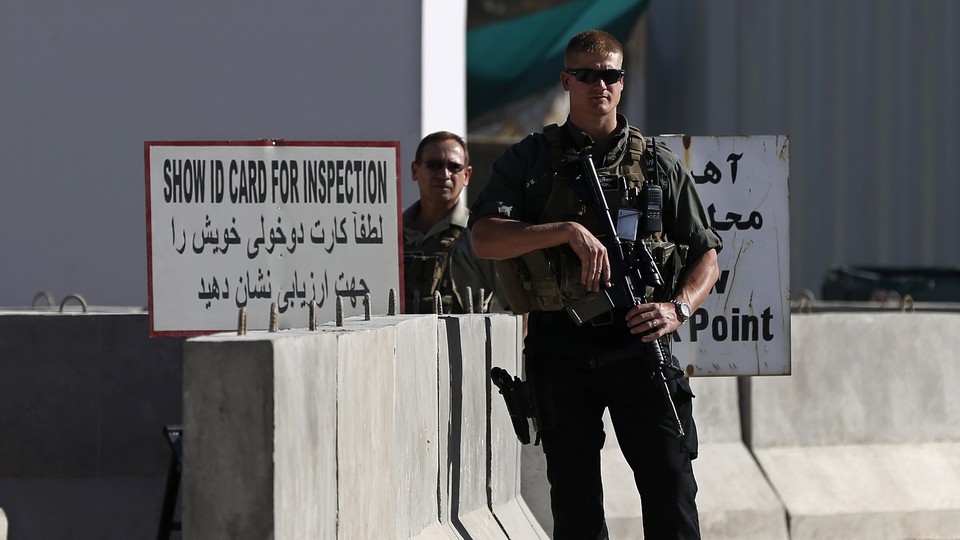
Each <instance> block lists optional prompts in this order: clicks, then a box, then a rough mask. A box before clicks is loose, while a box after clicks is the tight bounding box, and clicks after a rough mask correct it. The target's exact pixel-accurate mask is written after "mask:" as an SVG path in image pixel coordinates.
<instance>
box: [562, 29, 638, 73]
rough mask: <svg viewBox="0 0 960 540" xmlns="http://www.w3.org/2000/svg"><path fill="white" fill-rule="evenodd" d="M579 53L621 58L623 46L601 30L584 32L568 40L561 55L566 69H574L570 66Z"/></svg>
mask: <svg viewBox="0 0 960 540" xmlns="http://www.w3.org/2000/svg"><path fill="white" fill-rule="evenodd" d="M580 53H591V54H593V53H600V54H618V55H620V58H623V44H621V43H620V40H618V39H617V38H615V37H613V36H612V35H611V34H609V33H607V32H604V31H603V30H596V29H594V30H586V31H584V32H580V33H579V34H577V35H575V36H573V37H572V38H570V41H569V42H567V48H566V50H565V51H564V53H563V63H564V67H566V68H576V67H577V66H572V65H570V64H571V63H572V62H574V61H575V60H576V59H577V55H579V54H580Z"/></svg>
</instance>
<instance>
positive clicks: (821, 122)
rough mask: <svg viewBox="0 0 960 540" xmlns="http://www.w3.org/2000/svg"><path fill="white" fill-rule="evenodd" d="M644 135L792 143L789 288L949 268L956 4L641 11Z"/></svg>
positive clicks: (823, 1) (704, 0) (959, 247)
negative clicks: (834, 276) (844, 268)
mask: <svg viewBox="0 0 960 540" xmlns="http://www.w3.org/2000/svg"><path fill="white" fill-rule="evenodd" d="M648 16H649V20H648V21H647V29H648V32H649V43H648V45H649V49H648V51H647V54H648V62H649V72H648V81H649V85H648V101H647V109H648V117H647V126H646V128H647V131H649V132H651V133H689V134H694V135H757V134H764V135H769V134H787V135H789V136H790V156H791V163H790V170H791V175H790V177H791V178H790V180H791V182H790V189H791V201H790V211H791V265H792V268H791V282H792V283H791V288H792V291H793V295H794V296H795V295H796V294H797V293H799V292H800V290H801V289H804V288H808V289H811V290H812V291H814V292H815V293H816V294H817V295H818V296H819V295H820V287H821V284H822V281H823V276H824V273H825V271H826V270H827V268H828V267H829V266H830V265H831V264H854V265H884V266H957V265H960V243H958V242H955V241H952V240H951V239H950V236H949V235H952V234H953V231H955V230H957V228H958V227H960V212H957V211H956V209H955V206H956V204H957V201H960V182H957V180H956V174H957V171H958V170H960V152H957V151H956V148H957V147H958V146H960V111H958V105H957V96H958V95H960V68H958V64H960V58H958V52H960V37H958V35H960V3H957V2H954V1H949V0H940V1H937V0H918V1H914V2H897V1H893V0H839V1H837V0H813V1H803V2H800V1H796V0H764V1H756V0H754V1H749V0H675V1H669V2H665V1H661V2H656V1H655V2H652V3H651V5H650V9H649V11H648Z"/></svg>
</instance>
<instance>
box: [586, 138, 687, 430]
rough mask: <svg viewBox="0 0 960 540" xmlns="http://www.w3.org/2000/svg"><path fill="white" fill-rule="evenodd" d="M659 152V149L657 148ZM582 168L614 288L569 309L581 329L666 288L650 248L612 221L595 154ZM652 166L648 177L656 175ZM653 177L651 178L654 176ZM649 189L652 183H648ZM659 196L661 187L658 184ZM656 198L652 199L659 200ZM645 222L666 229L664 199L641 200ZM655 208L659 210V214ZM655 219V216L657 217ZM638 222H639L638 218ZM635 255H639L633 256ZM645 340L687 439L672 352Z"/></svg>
mask: <svg viewBox="0 0 960 540" xmlns="http://www.w3.org/2000/svg"><path fill="white" fill-rule="evenodd" d="M653 151H654V152H656V147H654V150H653ZM570 164H571V165H576V166H578V167H579V169H580V175H579V176H577V177H576V178H575V179H574V189H576V191H577V192H578V194H579V195H580V197H581V199H582V200H583V202H584V203H585V204H588V205H589V206H590V207H591V208H592V209H593V212H594V214H595V215H596V218H597V221H598V222H599V223H600V227H601V229H602V232H603V234H602V235H601V236H602V237H601V238H599V239H600V241H601V242H603V244H604V246H605V247H606V248H607V258H608V259H609V261H610V281H611V283H612V286H611V287H608V288H605V289H603V290H601V291H599V292H597V293H593V294H590V295H587V296H586V297H584V298H582V299H580V300H579V301H577V302H574V303H573V304H571V305H570V306H568V307H567V313H569V314H570V316H571V317H572V318H573V320H574V322H575V323H576V324H577V325H581V324H583V323H585V322H587V321H589V320H590V319H592V318H593V317H596V316H597V315H600V314H602V313H606V312H608V311H610V310H611V309H614V308H631V307H633V306H635V305H639V304H645V303H647V300H646V288H647V286H651V287H661V286H663V277H662V276H661V275H660V271H659V270H658V269H657V264H656V262H655V261H654V260H653V255H652V254H651V253H650V248H649V247H648V246H647V245H646V244H645V243H644V242H643V240H640V239H638V240H637V241H636V244H637V245H636V248H635V249H633V250H631V249H630V244H628V243H626V242H624V241H623V240H622V239H621V238H620V235H619V234H618V233H617V229H616V227H615V226H614V224H613V218H612V217H611V216H610V207H609V206H608V205H607V199H606V198H605V197H604V195H603V186H602V185H601V183H600V177H599V176H598V175H597V169H596V167H595V166H594V164H593V159H591V156H590V150H589V148H588V149H585V150H584V151H582V152H581V153H580V154H579V155H578V156H577V158H576V159H575V160H574V161H573V162H572V163H570ZM651 168H653V167H648V173H649V172H651V171H650V169H651ZM650 179H651V180H652V179H653V178H652V177H651V178H650ZM648 185H649V183H648ZM653 187H655V188H656V190H657V192H656V193H659V185H658V184H657V185H655V186H653ZM656 198H657V195H656V194H655V195H654V196H653V197H652V199H656ZM641 199H642V204H641V206H642V207H643V208H642V210H643V213H644V214H646V215H644V216H643V218H644V219H643V221H644V222H646V223H647V226H646V227H645V229H646V231H647V232H656V231H655V230H651V224H652V227H656V226H661V227H662V223H661V222H660V214H659V213H660V201H659V200H656V201H655V202H656V204H655V205H649V207H648V205H647V203H646V201H648V200H651V197H650V196H649V195H647V196H645V197H642V198H641ZM654 206H656V208H655V210H654V208H653V207H654ZM654 212H655V213H656V215H650V214H653V213H654ZM638 223H639V219H638ZM634 252H635V253H636V254H637V255H638V256H639V260H638V258H637V257H635V256H634V255H633V253H634ZM640 337H641V336H637V340H638V343H637V347H638V350H639V351H641V352H642V353H645V354H649V355H650V357H651V358H653V359H654V361H655V363H656V365H657V372H658V375H659V378H660V380H661V381H662V382H663V392H664V395H665V397H666V400H667V403H668V404H669V405H670V410H671V411H672V412H673V417H674V419H675V420H676V424H677V436H678V437H683V435H684V432H683V424H682V423H681V422H680V416H679V415H678V414H677V408H676V406H675V405H674V404H673V399H671V397H670V388H669V386H668V385H667V375H666V373H665V371H664V370H665V369H669V366H670V363H669V360H668V354H667V352H666V351H665V350H664V347H663V344H662V343H660V340H659V339H658V340H655V341H653V342H651V343H644V342H641V341H639V340H640Z"/></svg>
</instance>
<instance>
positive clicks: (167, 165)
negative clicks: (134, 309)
mask: <svg viewBox="0 0 960 540" xmlns="http://www.w3.org/2000/svg"><path fill="white" fill-rule="evenodd" d="M144 160H145V170H146V205H147V252H148V253H147V255H148V265H147V269H148V287H149V312H150V334H151V336H190V335H199V334H206V333H212V332H219V331H228V330H236V329H237V327H238V321H239V313H240V309H241V308H246V313H247V328H248V329H249V330H263V329H267V328H269V326H270V317H271V310H272V305H273V304H275V305H276V312H277V313H278V314H279V321H278V327H279V328H281V329H284V328H306V327H308V326H309V321H310V318H309V317H310V306H311V304H313V303H315V304H316V306H317V319H318V321H319V322H326V321H330V320H333V319H334V318H335V317H336V313H335V309H336V303H337V302H336V299H337V297H338V296H339V297H341V298H342V303H343V306H344V314H345V316H347V317H349V316H352V315H359V314H362V313H363V310H364V307H363V302H364V298H365V297H366V295H367V294H368V293H369V295H370V296H369V298H370V309H371V312H372V313H373V314H385V313H387V310H388V303H389V291H390V289H394V290H395V291H397V293H398V294H397V296H398V297H402V290H401V289H400V284H401V279H402V278H401V272H402V270H401V269H402V266H403V265H402V259H401V257H402V248H401V242H402V234H403V228H402V225H401V201H400V189H399V188H400V168H399V160H400V145H399V143H398V142H305V141H283V140H261V141H244V142H209V141H199V142H198V141H174V142H149V141H148V142H145V143H144ZM398 302H399V300H398ZM397 309H398V310H399V309H400V306H399V305H398V306H397Z"/></svg>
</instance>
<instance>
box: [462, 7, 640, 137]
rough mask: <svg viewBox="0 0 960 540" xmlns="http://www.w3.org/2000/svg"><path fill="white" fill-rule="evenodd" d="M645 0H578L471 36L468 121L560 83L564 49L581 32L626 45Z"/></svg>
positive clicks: (469, 39)
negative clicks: (594, 30) (598, 31)
mask: <svg viewBox="0 0 960 540" xmlns="http://www.w3.org/2000/svg"><path fill="white" fill-rule="evenodd" d="M646 4H647V0H579V1H576V2H569V3H566V4H562V5H560V6H557V7H555V8H551V9H547V10H543V11H539V12H536V13H533V14H530V15H525V16H522V17H517V18H514V19H510V20H507V21H503V22H500V23H496V24H492V25H488V26H484V27H482V28H476V29H474V30H470V31H469V32H467V118H468V119H470V120H473V119H475V118H478V117H480V116H483V115H484V114H486V113H488V112H490V111H493V110H496V109H499V108H501V107H503V106H505V105H508V104H510V103H513V102H515V101H518V100H520V99H522V98H524V97H526V96H529V95H531V94H534V93H538V92H541V91H543V90H545V89H547V88H548V87H549V86H550V85H552V84H559V83H560V70H561V69H563V49H564V48H565V47H566V46H567V41H569V40H570V38H571V37H572V36H573V35H574V34H576V33H577V32H581V31H583V30H588V29H591V28H600V29H603V30H606V31H607V32H610V33H611V34H613V35H614V36H616V37H617V39H619V40H620V41H622V42H623V41H626V40H627V38H629V36H630V34H631V32H632V31H633V29H634V27H635V26H636V23H637V20H638V18H639V17H640V14H641V13H642V12H643V8H644V7H645V6H646Z"/></svg>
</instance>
